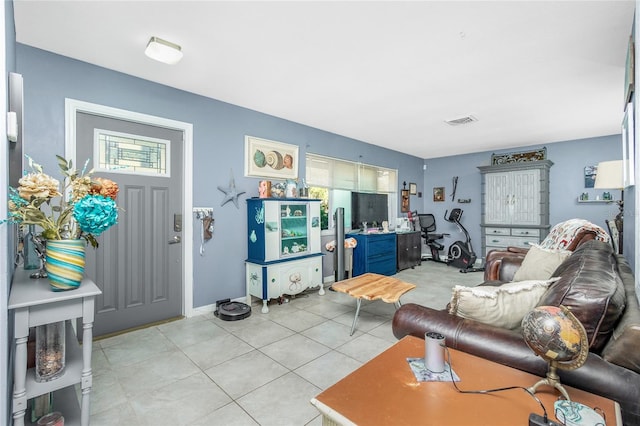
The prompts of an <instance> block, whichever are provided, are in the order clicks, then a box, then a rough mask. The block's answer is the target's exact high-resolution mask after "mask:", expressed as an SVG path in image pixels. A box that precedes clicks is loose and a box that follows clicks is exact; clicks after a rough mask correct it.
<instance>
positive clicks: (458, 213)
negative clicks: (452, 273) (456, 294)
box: [444, 208, 484, 273]
mask: <svg viewBox="0 0 640 426" xmlns="http://www.w3.org/2000/svg"><path fill="white" fill-rule="evenodd" d="M448 212H449V211H448V210H447V211H446V212H445V213H444V219H445V220H446V221H447V222H450V223H455V224H456V226H457V227H458V229H460V231H461V232H462V233H463V234H464V236H465V239H466V241H456V242H455V243H453V244H451V245H450V246H449V256H448V262H447V263H448V264H449V265H451V266H455V267H456V268H460V272H462V273H467V272H481V271H484V268H483V267H480V268H476V267H474V266H473V265H474V264H475V262H476V259H477V256H476V253H475V252H474V251H473V246H472V245H471V236H470V235H469V232H468V231H467V229H466V228H465V227H464V226H462V223H460V218H461V217H462V209H459V208H455V209H452V210H451V213H450V214H449V216H448V217H447V213H448Z"/></svg>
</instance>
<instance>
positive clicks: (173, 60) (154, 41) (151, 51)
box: [144, 37, 182, 65]
mask: <svg viewBox="0 0 640 426" xmlns="http://www.w3.org/2000/svg"><path fill="white" fill-rule="evenodd" d="M144 53H145V55H147V56H148V57H150V58H151V59H155V60H156V61H159V62H164V63H165V64H170V65H173V64H177V63H178V62H179V61H180V59H182V48H181V47H180V46H178V45H177V44H174V43H171V42H170V41H166V40H163V39H161V38H158V37H151V39H150V40H149V43H148V44H147V48H146V49H145V50H144Z"/></svg>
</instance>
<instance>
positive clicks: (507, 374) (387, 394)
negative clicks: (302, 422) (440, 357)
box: [312, 336, 622, 426]
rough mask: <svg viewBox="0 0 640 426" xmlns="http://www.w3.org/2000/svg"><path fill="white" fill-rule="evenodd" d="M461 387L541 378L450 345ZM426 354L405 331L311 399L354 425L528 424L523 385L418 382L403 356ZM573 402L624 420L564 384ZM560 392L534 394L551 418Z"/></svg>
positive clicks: (610, 421)
mask: <svg viewBox="0 0 640 426" xmlns="http://www.w3.org/2000/svg"><path fill="white" fill-rule="evenodd" d="M449 351H450V353H451V365H452V367H453V371H454V372H455V373H456V374H457V375H458V376H459V377H460V381H459V382H457V385H458V387H459V388H460V389H461V390H483V389H494V388H500V387H507V386H522V387H525V388H526V387H530V386H532V385H533V384H534V383H536V382H537V381H538V380H539V379H540V377H538V376H535V375H532V374H529V373H525V372H523V371H520V370H516V369H514V368H510V367H506V366H504V365H501V364H497V363H494V362H491V361H489V360H486V359H483V358H479V357H476V356H473V355H470V354H467V353H465V352H460V351H456V350H453V349H450V350H449ZM408 357H413V358H422V357H424V340H422V339H419V338H416V337H412V336H407V337H405V338H403V339H402V340H400V341H399V342H398V343H396V344H395V345H393V346H392V347H391V348H389V349H387V350H386V351H385V352H383V353H382V354H380V355H378V356H377V357H375V358H374V359H372V360H371V361H369V362H368V363H366V364H364V365H363V366H362V367H360V368H359V369H357V370H356V371H354V372H353V373H351V374H350V375H348V376H347V377H345V378H344V379H342V380H341V381H339V382H338V383H336V384H335V385H333V386H331V387H330V388H328V389H326V390H325V391H324V392H322V393H320V394H319V395H318V396H317V397H316V398H314V399H313V400H312V404H314V405H316V407H318V409H320V411H321V412H323V414H325V415H327V412H329V413H333V414H337V415H336V416H335V419H336V420H338V423H342V422H340V419H342V420H346V422H344V423H347V424H348V423H349V421H350V422H352V423H353V424H357V425H362V426H365V425H426V424H431V425H456V426H458V425H460V426H462V425H474V426H475V425H479V424H491V425H492V426H493V425H508V426H513V425H527V424H528V419H529V414H530V413H537V414H540V415H542V408H541V407H540V404H538V402H537V401H536V400H535V399H533V398H532V397H531V396H530V395H529V394H528V393H527V392H525V391H524V390H522V389H514V390H509V391H504V392H496V393H491V394H463V393H459V392H458V391H457V390H456V389H455V388H454V386H453V384H452V383H451V382H418V381H417V380H416V378H415V376H414V374H413V372H412V371H411V369H410V367H409V364H408V363H407V361H406V358H408ZM565 388H566V389H567V391H568V393H569V397H570V398H571V400H572V401H576V402H580V403H582V404H585V405H587V406H589V407H592V408H594V407H598V408H600V409H602V410H603V411H604V413H605V415H606V422H607V425H615V424H622V422H621V420H620V411H619V408H620V407H619V405H618V404H617V403H615V402H614V401H611V400H609V399H606V398H603V397H600V396H596V395H593V394H590V393H588V392H585V391H582V390H578V389H574V388H571V387H568V386H566V387H565ZM558 395H559V393H558V392H557V391H555V390H554V389H552V388H550V387H548V386H542V387H540V388H539V389H538V391H537V392H536V396H537V397H538V398H539V399H540V400H541V401H542V403H543V404H544V406H545V408H546V410H547V413H548V414H549V419H551V420H554V421H555V420H556V419H555V416H554V408H553V404H554V402H555V401H556V400H557V399H558Z"/></svg>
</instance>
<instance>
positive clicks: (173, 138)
mask: <svg viewBox="0 0 640 426" xmlns="http://www.w3.org/2000/svg"><path fill="white" fill-rule="evenodd" d="M95 129H100V130H99V131H98V133H101V134H107V135H109V138H111V139H109V140H110V141H112V142H113V143H112V146H113V147H114V148H112V151H111V154H110V155H111V156H112V157H113V156H118V155H120V156H122V158H118V160H117V161H121V163H122V164H125V163H126V160H127V159H133V160H134V162H139V163H141V168H140V169H139V170H134V169H135V168H136V167H131V166H130V165H123V166H122V167H117V168H115V169H113V172H112V173H107V172H103V171H96V172H95V173H94V176H96V177H105V178H109V179H111V180H113V181H114V182H117V183H118V186H119V187H120V192H119V194H118V198H117V204H118V207H119V208H120V211H119V218H118V224H117V225H115V226H114V227H112V228H110V229H109V230H107V231H106V232H104V233H103V234H102V235H101V236H100V237H99V238H98V242H99V244H100V246H99V248H98V249H97V250H94V249H93V248H91V246H89V247H88V248H87V265H86V273H87V276H88V277H90V278H91V279H93V280H94V281H95V283H96V284H97V285H98V287H100V289H101V290H102V295H101V296H99V297H98V298H97V299H96V318H95V323H94V336H100V335H105V334H109V333H114V332H118V331H122V330H126V329H130V328H133V327H138V326H141V325H145V324H149V323H153V322H157V321H162V320H166V319H170V318H174V317H178V316H180V315H182V294H183V283H182V276H183V274H182V267H183V266H182V248H181V244H180V241H181V237H182V232H181V218H182V216H181V215H182V214H183V208H182V206H183V204H184V203H183V195H182V188H183V186H182V181H183V177H182V176H183V170H182V155H183V132H182V131H180V130H173V129H167V128H163V127H158V126H155V125H147V124H141V123H136V122H131V121H126V120H121V119H117V118H111V117H103V116H98V115H93V114H90V113H85V112H77V115H76V162H77V164H75V167H76V168H78V169H81V168H82V166H83V165H84V162H85V161H86V159H87V158H89V159H91V160H90V165H89V166H88V168H89V169H90V168H92V167H95V166H94V159H95V158H98V153H97V152H95V150H97V149H98V148H97V145H98V144H96V143H94V136H95V134H96V132H95ZM103 131H104V132H103ZM114 135H115V136H114ZM118 135H121V136H123V137H124V138H125V141H128V140H129V138H131V137H134V136H139V137H140V139H142V140H151V141H154V140H159V141H170V142H169V145H168V148H167V153H168V154H170V155H168V156H167V158H169V159H170V162H169V164H170V168H169V174H168V175H163V174H162V173H160V174H157V175H154V174H153V173H149V169H145V168H147V167H151V168H153V167H156V166H155V165H153V164H152V162H147V161H146V157H144V155H142V153H138V152H137V151H136V150H135V149H129V150H127V149H124V150H120V149H118V148H116V146H117V145H118ZM134 139H135V138H134ZM151 145H153V143H152V144H151ZM141 152H144V149H142V150H141ZM149 164H151V165H150V166H149Z"/></svg>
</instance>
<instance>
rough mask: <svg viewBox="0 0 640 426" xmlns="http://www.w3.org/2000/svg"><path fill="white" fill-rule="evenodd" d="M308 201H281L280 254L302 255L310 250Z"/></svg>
mask: <svg viewBox="0 0 640 426" xmlns="http://www.w3.org/2000/svg"><path fill="white" fill-rule="evenodd" d="M308 209H309V206H308V204H307V203H296V202H286V203H280V230H281V231H280V256H281V257H287V256H300V255H303V254H306V253H308V252H309V225H308V223H309V222H308V217H307V214H308V212H309V211H308Z"/></svg>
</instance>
